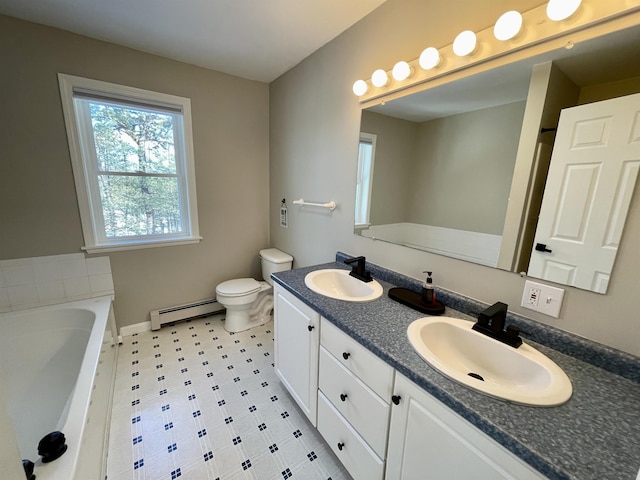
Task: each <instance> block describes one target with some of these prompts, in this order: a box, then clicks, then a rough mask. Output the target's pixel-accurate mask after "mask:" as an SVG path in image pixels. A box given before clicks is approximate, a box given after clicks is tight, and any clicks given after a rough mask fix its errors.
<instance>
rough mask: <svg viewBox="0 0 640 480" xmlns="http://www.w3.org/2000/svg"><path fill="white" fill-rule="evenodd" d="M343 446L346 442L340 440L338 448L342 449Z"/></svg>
mask: <svg viewBox="0 0 640 480" xmlns="http://www.w3.org/2000/svg"><path fill="white" fill-rule="evenodd" d="M343 448H344V443H342V442H338V450H340V451H342V449H343Z"/></svg>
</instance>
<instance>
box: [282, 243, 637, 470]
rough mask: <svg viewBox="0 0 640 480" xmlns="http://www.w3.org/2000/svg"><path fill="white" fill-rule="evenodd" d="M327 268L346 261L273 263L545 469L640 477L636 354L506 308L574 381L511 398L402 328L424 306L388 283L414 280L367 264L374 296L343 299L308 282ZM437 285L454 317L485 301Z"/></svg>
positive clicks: (388, 357) (322, 306)
mask: <svg viewBox="0 0 640 480" xmlns="http://www.w3.org/2000/svg"><path fill="white" fill-rule="evenodd" d="M344 258H348V256H345V255H344V254H341V253H339V254H338V255H337V259H338V260H339V261H341V260H342V259H344ZM323 268H347V267H346V265H344V264H342V263H333V262H332V263H327V264H322V265H316V266H312V267H306V268H299V269H295V270H290V271H286V272H279V273H276V274H274V275H273V278H274V279H275V280H276V281H277V282H278V283H279V284H281V285H282V286H284V287H285V288H286V289H287V290H288V291H290V292H291V293H293V294H294V295H295V296H296V297H298V298H300V299H301V300H302V301H303V302H305V303H306V304H307V305H309V306H310V307H312V308H313V309H315V310H316V311H317V312H319V313H320V314H321V315H322V316H323V317H325V318H327V319H328V320H329V321H331V322H332V323H334V324H335V325H337V326H338V327H339V328H340V329H341V330H343V331H344V332H345V333H347V334H348V335H350V336H351V337H352V338H354V339H355V340H356V341H358V342H359V343H360V344H362V345H363V346H365V347H367V348H368V349H369V350H370V351H372V352H373V353H374V354H376V355H377V356H378V357H380V358H381V359H382V360H384V361H385V362H387V363H388V364H390V365H391V366H392V367H394V368H395V369H396V370H397V371H398V372H400V373H402V374H403V375H405V376H406V377H408V378H409V379H411V380H412V381H413V382H415V383H416V384H418V385H419V386H421V387H422V388H423V389H425V390H426V391H427V392H428V393H430V394H431V395H433V396H434V397H435V398H437V399H438V400H440V401H441V402H443V403H444V404H445V405H447V406H448V407H450V408H451V409H452V410H453V411H455V412H456V413H458V414H459V415H460V416H462V417H463V418H465V419H466V420H468V421H469V422H471V423H472V424H473V425H474V426H476V427H477V428H478V429H480V430H481V431H482V432H484V433H486V434H487V435H489V436H490V437H492V438H493V439H494V440H496V441H497V442H498V443H500V444H501V445H503V446H504V447H505V448H507V449H508V450H510V451H511V452H512V453H514V454H515V455H517V456H518V457H520V458H521V459H522V460H524V461H525V462H527V463H528V464H529V465H531V466H533V467H534V468H536V469H537V470H538V471H540V472H541V473H543V474H544V475H545V476H547V477H548V478H550V479H575V480H589V479H593V480H596V479H597V480H603V479H612V480H614V479H615V480H624V479H629V480H633V479H635V478H636V475H637V474H638V469H639V468H640V450H638V445H640V384H639V383H638V380H639V379H638V372H639V371H640V360H639V359H637V358H635V357H633V356H631V355H627V354H623V353H621V352H617V351H615V350H613V349H610V348H607V347H604V346H600V345H596V344H594V343H593V342H589V341H587V340H583V339H578V338H577V337H575V336H572V335H570V334H567V333H564V332H560V331H558V330H557V329H552V328H547V327H545V326H543V325H541V324H538V323H537V322H533V321H530V320H527V319H526V318H524V317H519V316H513V315H509V317H508V319H507V321H508V322H512V323H516V324H519V325H521V326H522V329H523V330H526V331H530V332H531V333H532V336H531V337H529V338H525V340H524V341H525V342H526V343H530V344H531V345H532V346H534V347H535V348H538V349H539V350H540V351H541V352H543V353H544V354H545V355H547V356H548V357H550V358H551V359H552V360H553V361H555V362H556V363H557V364H558V365H559V366H560V367H561V368H562V369H563V370H564V371H565V372H566V374H567V375H568V376H569V378H570V379H571V381H572V384H573V396H572V398H571V399H570V400H569V401H568V402H567V403H566V404H564V405H562V406H559V407H552V408H536V407H527V406H522V405H514V404H510V403H507V402H505V401H502V400H498V399H494V398H491V397H488V396H486V395H483V394H481V393H478V392H475V391H473V390H471V389H468V388H466V387H464V386H462V385H459V384H457V383H455V382H453V381H452V380H449V379H448V378H446V377H444V376H443V375H441V374H440V373H438V372H437V371H436V370H434V369H433V368H431V367H430V366H429V365H428V364H427V363H426V362H425V361H424V360H422V358H421V357H419V355H418V354H417V353H415V351H414V350H413V348H412V347H411V345H410V344H409V341H408V339H407V334H406V330H407V327H408V325H409V324H410V323H411V322H412V321H413V320H415V319H417V318H421V317H424V316H425V315H424V314H422V313H420V312H417V311H414V310H412V309H410V308H408V307H405V306H403V305H401V304H399V303H397V302H395V301H393V300H391V299H390V298H388V296H387V293H388V290H389V288H391V287H394V286H403V287H408V288H412V289H414V290H416V291H417V290H418V289H419V288H420V282H418V281H416V280H414V279H411V278H409V277H405V276H403V275H399V274H396V273H394V272H390V271H388V270H385V269H383V268H381V267H377V266H376V265H373V264H368V266H367V268H368V269H370V270H371V271H372V275H373V277H374V278H375V279H376V280H378V281H380V283H381V284H382V285H383V287H384V289H385V293H384V294H383V296H382V297H381V298H379V299H378V300H375V301H373V302H368V303H349V302H343V301H339V300H334V299H331V298H327V297H324V296H322V295H319V294H317V293H315V292H313V291H311V290H310V289H309V288H307V287H306V286H305V284H304V277H305V276H306V274H307V273H309V272H311V271H314V270H319V269H323ZM439 295H440V296H439V299H440V300H441V301H443V302H444V303H445V305H447V309H446V312H445V315H448V316H451V317H457V318H466V319H469V320H473V318H472V317H471V316H469V315H467V313H468V314H471V315H473V314H475V313H477V312H479V311H480V310H482V309H483V308H485V307H486V305H483V304H481V303H479V302H475V301H472V300H469V299H466V298H465V297H462V296H459V295H455V294H452V293H450V292H447V291H445V290H439ZM497 300H500V299H496V301H497ZM451 306H455V309H453V308H450V307H451ZM463 312H466V313H463ZM585 360H589V361H585Z"/></svg>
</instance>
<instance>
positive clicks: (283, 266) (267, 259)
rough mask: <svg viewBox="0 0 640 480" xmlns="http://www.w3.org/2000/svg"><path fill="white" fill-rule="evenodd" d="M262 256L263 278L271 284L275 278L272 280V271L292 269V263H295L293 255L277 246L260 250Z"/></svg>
mask: <svg viewBox="0 0 640 480" xmlns="http://www.w3.org/2000/svg"><path fill="white" fill-rule="evenodd" d="M260 258H261V261H262V278H263V279H264V280H265V281H266V282H267V283H268V284H269V285H273V280H271V274H272V273H275V272H283V271H285V270H291V265H292V264H293V257H292V256H291V255H289V254H288V253H284V252H281V251H280V250H278V249H277V248H266V249H264V250H260Z"/></svg>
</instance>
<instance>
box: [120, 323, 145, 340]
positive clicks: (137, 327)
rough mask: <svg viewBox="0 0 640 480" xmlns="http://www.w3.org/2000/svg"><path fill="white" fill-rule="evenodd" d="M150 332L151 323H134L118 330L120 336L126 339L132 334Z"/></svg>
mask: <svg viewBox="0 0 640 480" xmlns="http://www.w3.org/2000/svg"><path fill="white" fill-rule="evenodd" d="M150 330H151V322H141V323H134V324H133V325H126V326H124V327H121V328H120V336H121V337H128V336H129V335H133V334H134V333H142V332H148V331H150Z"/></svg>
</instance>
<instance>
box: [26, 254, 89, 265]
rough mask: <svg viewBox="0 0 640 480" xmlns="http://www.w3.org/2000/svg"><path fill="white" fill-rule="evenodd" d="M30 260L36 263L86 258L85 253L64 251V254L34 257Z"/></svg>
mask: <svg viewBox="0 0 640 480" xmlns="http://www.w3.org/2000/svg"><path fill="white" fill-rule="evenodd" d="M30 260H31V262H32V263H34V264H35V263H51V262H54V263H55V262H65V261H73V260H84V253H63V254H62V255H47V256H46V257H32V258H31V259H30Z"/></svg>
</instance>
